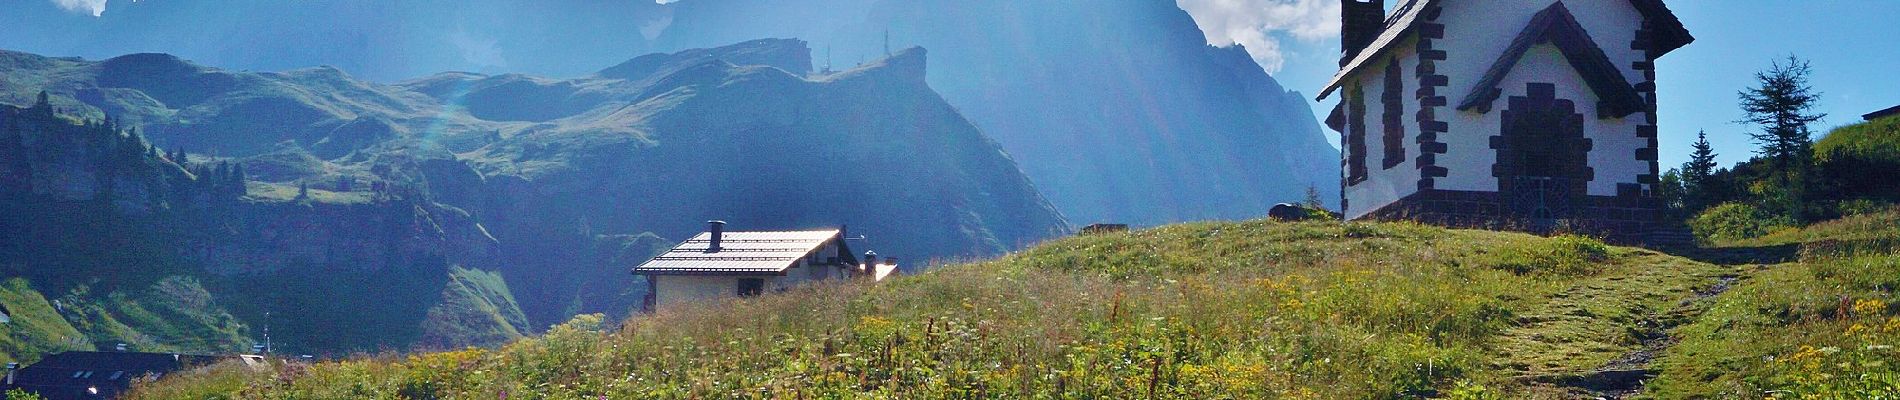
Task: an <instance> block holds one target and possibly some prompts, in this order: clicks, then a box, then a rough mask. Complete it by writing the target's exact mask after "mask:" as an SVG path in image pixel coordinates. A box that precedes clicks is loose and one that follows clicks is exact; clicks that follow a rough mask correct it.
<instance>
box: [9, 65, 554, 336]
mask: <svg viewBox="0 0 1900 400" xmlns="http://www.w3.org/2000/svg"><path fill="white" fill-rule="evenodd" d="M49 103H50V102H40V103H36V105H34V106H33V107H31V108H26V109H20V108H15V107H11V106H5V105H0V176H4V177H6V178H5V179H0V273H4V276H6V277H8V278H13V279H17V280H18V281H17V282H13V283H10V284H12V285H15V286H17V288H15V289H13V290H14V291H15V292H17V293H16V294H18V295H20V296H21V297H20V298H17V299H12V300H10V301H12V302H13V303H14V304H12V305H9V306H8V307H20V306H25V307H32V306H33V305H34V300H33V299H32V298H31V296H28V295H27V294H28V292H34V293H31V294H32V295H35V296H37V295H38V294H37V293H38V292H44V293H48V294H49V296H42V297H51V298H52V299H53V303H51V304H52V305H53V307H54V308H55V309H57V310H58V312H57V313H56V314H54V315H45V314H43V313H41V314H36V315H34V316H32V318H37V319H56V321H40V322H39V323H40V324H42V325H46V326H55V327H57V326H61V325H65V326H72V327H75V329H76V330H77V332H78V333H79V334H78V335H73V334H58V333H57V332H59V331H60V330H58V329H50V330H49V329H41V330H37V331H36V332H39V333H23V335H40V336H44V335H57V336H59V337H15V338H12V339H11V341H10V342H8V344H9V345H6V346H0V349H3V350H5V351H6V352H7V354H5V356H6V357H8V358H16V359H31V358H33V357H37V355H38V353H39V352H43V351H53V350H57V348H59V347H61V346H63V347H64V348H77V349H90V348H96V347H100V346H103V347H108V348H109V347H110V346H113V345H114V344H115V343H126V344H128V345H131V346H133V347H135V348H138V349H141V350H151V351H188V352H201V353H225V352H235V351H243V350H245V347H246V346H248V344H249V343H250V342H251V341H252V338H253V336H252V335H256V334H258V333H259V332H256V331H251V330H249V329H248V328H247V325H249V326H256V325H271V324H273V323H275V325H276V328H277V329H276V330H275V332H274V333H275V334H276V337H275V339H276V340H277V342H278V343H279V344H282V346H280V349H283V350H293V351H306V352H317V353H325V352H345V351H351V350H373V349H378V348H401V347H406V346H409V345H410V344H412V343H416V341H417V338H418V337H419V336H420V335H422V333H421V332H420V331H422V330H424V328H425V324H424V323H423V322H424V321H425V319H424V318H423V315H424V312H425V311H430V310H442V309H446V310H448V311H451V312H461V313H463V314H468V313H471V312H472V313H476V314H502V315H505V314H509V313H512V315H516V316H517V317H516V318H512V319H502V320H501V321H504V322H506V323H505V324H503V325H505V326H502V327H492V326H487V325H474V326H461V325H456V324H457V323H460V322H469V323H485V322H484V321H482V320H479V319H449V320H446V321H443V322H439V323H434V324H428V325H427V327H431V328H433V329H435V330H445V329H446V330H449V331H503V332H507V331H514V330H516V329H526V324H525V322H524V321H523V320H522V319H521V318H519V315H520V311H519V309H518V308H515V305H514V304H513V303H512V302H486V303H479V304H485V305H486V307H480V308H475V309H472V310H470V309H463V308H462V307H463V306H464V305H472V304H476V303H468V302H465V301H460V300H457V299H459V298H462V297H465V296H456V295H457V294H460V293H464V292H467V291H466V290H461V291H457V290H451V289H455V288H457V287H460V286H456V285H455V284H461V283H457V282H455V281H451V280H449V279H447V278H448V277H449V275H450V273H451V272H453V271H468V270H465V269H461V268H460V267H452V265H464V266H468V267H470V268H476V267H493V265H494V262H493V260H494V258H495V254H496V250H497V246H496V242H495V240H494V239H493V238H492V237H489V236H488V235H487V233H486V232H485V231H484V230H483V229H482V228H481V227H480V226H479V225H478V224H476V223H475V222H474V221H473V219H472V218H471V217H470V216H469V215H467V213H465V212H462V211H460V210H457V209H454V208H452V207H447V206H442V205H440V204H435V203H429V202H420V201H416V200H414V199H407V198H401V197H395V196H389V197H385V198H382V199H378V200H375V201H368V202H360V203H333V202H317V201H313V200H312V199H310V198H309V197H307V196H300V197H301V198H299V199H295V200H292V201H282V200H271V199H268V198H267V197H268V194H269V193H270V191H269V190H270V189H271V185H269V184H263V183H259V182H255V181H249V182H247V179H245V178H244V173H243V172H242V170H241V166H238V165H239V164H233V163H230V162H228V161H218V162H207V161H203V160H200V162H192V161H189V160H187V159H188V158H191V157H187V156H181V155H179V154H177V153H165V152H161V151H159V149H157V148H153V147H150V146H149V145H148V144H146V142H145V141H144V140H143V138H142V137H140V136H138V135H136V134H133V133H132V132H130V131H129V130H124V129H121V128H119V127H118V126H116V125H115V124H112V123H108V122H104V121H97V120H95V121H85V122H82V121H78V120H75V119H72V118H71V117H68V116H64V115H60V114H57V113H56V112H55V110H54V109H53V108H54V107H53V106H51V105H50V104H49ZM247 183H248V186H252V187H255V188H257V189H259V190H260V193H258V194H257V195H256V196H252V195H249V194H247V187H246V186H247ZM154 282H156V283H154ZM452 283H453V284H452ZM461 285H462V286H467V285H466V284H461ZM316 289H321V290H316ZM502 290H505V286H504V287H503V289H502ZM227 308H228V310H229V311H227ZM267 315H268V316H269V317H268V318H267V317H266V316H267ZM240 321H242V322H240ZM49 324H50V325H49ZM444 327H451V328H456V329H447V328H444ZM503 328H505V329H503ZM47 332H53V333H47ZM504 336H505V335H504ZM471 340H475V341H492V340H497V337H496V336H492V335H490V336H480V337H475V338H472V339H471ZM34 343H41V344H44V343H53V344H59V345H58V346H53V347H49V346H47V345H35V344H34ZM455 343H474V342H455Z"/></svg>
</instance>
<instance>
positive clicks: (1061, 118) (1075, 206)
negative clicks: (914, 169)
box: [655, 0, 1338, 224]
mask: <svg viewBox="0 0 1900 400" xmlns="http://www.w3.org/2000/svg"><path fill="white" fill-rule="evenodd" d="M672 6H673V7H674V8H675V10H674V13H673V14H672V17H673V20H672V21H673V23H672V25H671V26H670V27H669V28H668V29H667V30H666V31H665V32H664V33H663V34H662V35H661V36H660V37H659V38H658V39H656V44H655V46H656V47H662V48H664V47H694V46H701V45H705V44H707V43H719V42H726V41H731V40H737V39H743V38H747V37H755V36H760V35H774V36H786V37H798V38H802V39H806V40H809V41H812V42H813V43H814V47H822V48H826V49H835V50H836V51H835V53H836V54H835V55H834V56H833V57H832V60H835V61H837V62H839V63H852V62H856V61H857V60H862V59H864V58H863V57H867V56H869V57H877V56H879V55H881V54H882V52H883V51H885V50H884V49H887V48H889V46H890V45H891V44H894V45H896V46H910V45H921V46H923V47H926V48H929V49H931V50H932V54H933V55H934V56H935V57H934V59H935V60H936V63H934V65H933V66H932V68H931V71H930V75H929V82H930V84H931V86H932V87H935V88H936V89H937V90H939V91H940V92H941V93H943V95H944V97H945V98H946V99H948V100H949V102H950V103H951V104H953V105H956V106H957V108H958V109H960V110H962V112H963V113H964V115H966V116H968V117H969V119H970V120H972V121H974V122H975V124H976V125H977V126H979V127H981V128H982V129H983V130H984V132H985V133H987V134H988V135H990V136H991V137H993V138H995V139H996V141H997V142H999V143H1001V144H1002V146H1003V148H1004V149H1006V150H1008V151H1009V152H1010V154H1011V155H1013V156H1014V157H1015V159H1016V160H1017V161H1018V162H1019V163H1020V164H1021V165H1022V168H1023V170H1024V171H1025V172H1026V173H1028V175H1029V177H1030V178H1031V179H1032V180H1034V181H1035V182H1036V183H1037V185H1038V187H1040V188H1041V189H1042V191H1043V192H1044V193H1045V194H1046V195H1047V196H1048V197H1049V199H1050V200H1051V202H1053V203H1055V204H1056V206H1057V208H1058V209H1060V210H1062V211H1063V212H1064V214H1065V215H1068V216H1069V217H1070V218H1071V219H1073V220H1075V221H1077V222H1078V223H1088V222H1129V223H1137V224H1155V223H1164V222H1170V221H1184V220H1197V219H1210V218H1220V219H1233V218H1245V217H1255V216H1260V215H1264V214H1265V212H1266V210H1267V208H1268V207H1269V206H1271V205H1272V204H1274V203H1277V202H1291V201H1297V200H1299V199H1301V198H1302V197H1303V195H1304V192H1305V189H1306V188H1307V187H1309V186H1311V187H1315V188H1317V189H1319V190H1320V191H1321V192H1322V193H1333V192H1336V191H1337V189H1336V188H1337V186H1338V182H1337V178H1336V176H1337V175H1338V174H1337V170H1338V168H1337V159H1338V158H1337V156H1338V152H1337V150H1335V149H1333V148H1332V147H1331V146H1330V145H1328V144H1327V143H1326V141H1325V136H1324V133H1323V132H1322V131H1321V129H1320V127H1319V124H1318V123H1317V120H1318V119H1317V118H1315V117H1314V116H1313V115H1312V113H1311V111H1310V108H1309V107H1308V106H1306V103H1305V101H1304V99H1303V97H1304V96H1303V95H1301V94H1299V93H1297V92H1293V91H1289V90H1287V89H1285V88H1283V87H1281V86H1280V85H1279V84H1278V83H1277V82H1275V81H1274V80H1273V78H1272V77H1270V76H1268V75H1267V74H1266V72H1265V71H1263V70H1261V69H1260V68H1259V67H1258V66H1257V65H1256V64H1254V63H1253V62H1252V61H1251V60H1250V59H1249V58H1248V57H1247V56H1246V53H1245V51H1244V49H1241V48H1238V47H1234V48H1227V49H1218V48H1212V47H1209V46H1207V44H1206V43H1207V40H1206V37H1205V36H1204V35H1203V34H1202V33H1201V31H1200V30H1199V29H1198V28H1196V25H1195V23H1194V21H1193V20H1192V18H1190V17H1189V16H1188V14H1187V13H1186V12H1184V11H1182V10H1180V9H1179V8H1178V7H1176V6H1175V4H1174V2H1172V1H1094V0H1051V1H1014V0H974V1H972V0H922V1H919V0H859V1H850V2H835V1H830V0H706V1H682V2H678V3H675V4H672ZM813 14H816V15H813ZM782 15H800V16H802V17H801V18H780V17H779V16H782ZM1326 198H1332V196H1326Z"/></svg>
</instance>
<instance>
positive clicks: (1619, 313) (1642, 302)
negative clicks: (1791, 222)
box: [1495, 253, 1745, 399]
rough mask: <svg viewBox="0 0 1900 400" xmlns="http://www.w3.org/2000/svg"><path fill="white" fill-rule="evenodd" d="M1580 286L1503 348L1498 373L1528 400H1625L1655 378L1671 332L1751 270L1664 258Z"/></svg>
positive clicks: (1516, 331) (1531, 315)
mask: <svg viewBox="0 0 1900 400" xmlns="http://www.w3.org/2000/svg"><path fill="white" fill-rule="evenodd" d="M1626 265H1628V266H1627V267H1621V268H1619V269H1616V270H1613V271H1611V272H1609V273H1606V274H1605V275H1603V276H1600V277H1597V278H1593V279H1589V280H1585V281H1583V282H1579V283H1577V284H1576V285H1573V286H1571V287H1570V288H1567V289H1566V290H1564V291H1562V292H1559V293H1557V294H1554V295H1551V296H1550V298H1549V299H1548V300H1549V301H1548V302H1546V303H1544V304H1542V305H1541V306H1540V307H1536V308H1534V309H1532V310H1530V311H1528V312H1525V313H1524V314H1522V315H1520V316H1519V317H1518V324H1517V326H1515V327H1512V328H1510V329H1507V330H1506V331H1505V332H1504V333H1503V334H1502V335H1501V337H1500V338H1499V340H1498V341H1497V342H1495V343H1496V346H1495V348H1496V350H1497V351H1498V355H1499V359H1500V360H1504V361H1500V362H1499V365H1496V367H1498V368H1500V369H1502V370H1504V371H1506V373H1507V374H1510V376H1512V377H1514V378H1515V379H1514V380H1515V381H1516V384H1518V385H1521V387H1522V388H1523V389H1524V390H1525V391H1526V392H1527V393H1525V396H1523V397H1529V398H1582V399H1623V398H1628V397H1630V396H1633V395H1636V394H1640V393H1641V392H1642V389H1643V384H1644V382H1646V381H1647V380H1649V379H1650V378H1653V377H1655V372H1654V371H1653V370H1652V369H1651V367H1650V364H1651V363H1652V362H1653V361H1654V360H1655V359H1656V357H1657V356H1658V355H1660V354H1661V353H1662V352H1663V351H1664V350H1666V349H1668V347H1669V346H1670V345H1673V344H1674V343H1673V341H1672V340H1671V339H1670V337H1669V331H1670V330H1671V329H1673V328H1674V327H1676V326H1678V325H1681V324H1683V323H1687V322H1689V321H1690V320H1692V319H1694V318H1695V317H1697V316H1699V315H1701V313H1702V312H1703V311H1704V310H1705V309H1706V308H1707V307H1708V305H1709V303H1710V301H1708V300H1709V299H1711V298H1713V297H1715V296H1717V295H1720V294H1721V293H1722V292H1724V291H1727V290H1728V288H1729V287H1731V286H1732V285H1733V284H1734V282H1735V281H1736V280H1737V279H1738V278H1739V277H1740V276H1742V273H1743V271H1745V267H1741V266H1723V265H1716V264H1709V263H1702V262H1696V261H1690V260H1687V259H1682V258H1676V257H1671V256H1668V255H1663V254H1659V253H1649V254H1646V255H1642V256H1640V257H1638V258H1637V259H1635V260H1632V261H1631V262H1627V263H1626Z"/></svg>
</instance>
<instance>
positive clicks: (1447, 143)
mask: <svg viewBox="0 0 1900 400" xmlns="http://www.w3.org/2000/svg"><path fill="white" fill-rule="evenodd" d="M1344 1H1345V4H1344V5H1343V7H1342V13H1341V14H1342V15H1341V18H1342V30H1343V31H1345V32H1344V34H1342V37H1341V41H1342V43H1341V46H1342V48H1343V49H1345V51H1344V52H1343V54H1342V56H1341V59H1340V66H1341V67H1340V70H1339V72H1338V73H1337V74H1336V75H1334V77H1333V80H1332V81H1331V82H1329V83H1328V84H1327V86H1326V87H1324V88H1322V89H1321V93H1320V96H1319V98H1320V99H1321V100H1324V99H1326V98H1327V97H1329V96H1331V95H1332V93H1333V92H1335V91H1337V92H1339V93H1341V99H1340V100H1341V101H1340V104H1339V107H1337V108H1335V109H1334V110H1333V112H1332V113H1330V115H1328V116H1327V120H1326V122H1327V126H1329V127H1332V128H1333V129H1334V130H1337V131H1340V133H1341V134H1342V137H1341V139H1342V140H1341V143H1342V144H1343V145H1344V146H1343V147H1344V148H1343V149H1342V150H1343V151H1342V152H1341V153H1342V154H1341V155H1342V158H1341V172H1342V174H1341V175H1342V179H1341V186H1342V190H1341V207H1342V212H1343V213H1344V214H1345V216H1346V217H1347V218H1350V219H1381V220H1412V221H1418V222H1424V223H1434V224H1443V225H1451V226H1478V227H1515V228H1518V229H1528V230H1543V229H1550V228H1551V227H1557V226H1565V227H1570V228H1572V229H1576V230H1578V231H1588V232H1594V233H1601V234H1604V235H1606V236H1610V237H1630V235H1641V234H1642V233H1643V232H1646V230H1647V229H1650V228H1651V227H1653V225H1654V224H1655V223H1656V222H1657V219H1656V216H1657V215H1659V214H1658V210H1660V208H1661V206H1660V204H1661V203H1660V200H1659V199H1658V198H1657V197H1655V195H1654V185H1655V184H1656V183H1657V181H1658V176H1659V172H1658V165H1657V163H1656V158H1657V157H1656V155H1657V152H1658V147H1657V140H1656V139H1657V138H1656V126H1655V125H1656V115H1655V101H1656V96H1655V84H1654V81H1655V79H1656V78H1655V60H1656V59H1657V58H1658V57H1661V56H1662V55H1663V54H1665V53H1668V52H1670V51H1672V50H1675V49H1677V48H1680V47H1682V46H1683V45H1685V44H1687V43H1688V42H1689V41H1690V40H1693V38H1692V37H1690V36H1689V35H1688V32H1687V30H1685V29H1683V28H1682V27H1681V24H1680V22H1678V21H1677V20H1676V18H1675V16H1674V15H1672V14H1671V13H1670V12H1669V11H1668V8H1666V7H1664V6H1663V5H1662V1H1661V0H1623V1H1619V0H1395V1H1399V2H1400V3H1399V4H1397V5H1396V6H1395V7H1393V8H1390V9H1388V8H1386V7H1385V5H1386V3H1385V0H1344ZM1388 10H1389V11H1390V12H1391V13H1392V14H1391V15H1390V16H1387V15H1386V12H1387V11H1388ZM1448 97H1449V99H1448ZM1447 100H1449V101H1447Z"/></svg>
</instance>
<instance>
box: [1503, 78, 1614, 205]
mask: <svg viewBox="0 0 1900 400" xmlns="http://www.w3.org/2000/svg"><path fill="white" fill-rule="evenodd" d="M1528 89H1529V90H1528V93H1526V94H1527V96H1522V97H1519V96H1512V97H1511V98H1510V108H1508V109H1506V110H1504V111H1503V114H1502V119H1503V126H1502V127H1501V131H1500V136H1497V137H1494V138H1493V142H1492V147H1493V148H1495V149H1497V151H1498V165H1497V166H1496V167H1494V169H1493V175H1496V176H1497V178H1498V189H1499V192H1500V193H1499V194H1500V195H1501V196H1502V197H1503V199H1502V200H1503V202H1504V204H1503V206H1504V212H1505V213H1506V214H1509V216H1510V217H1514V218H1517V219H1520V220H1523V221H1527V222H1529V223H1530V224H1532V225H1533V226H1531V228H1544V229H1548V228H1552V227H1555V225H1556V224H1557V223H1558V221H1561V220H1566V219H1572V218H1576V217H1577V215H1576V213H1577V203H1579V202H1580V200H1579V198H1580V197H1581V195H1583V194H1585V190H1586V189H1585V188H1587V185H1588V183H1589V181H1590V175H1591V173H1590V172H1591V171H1590V168H1589V165H1588V163H1589V161H1588V157H1589V151H1590V140H1589V139H1588V138H1585V137H1584V134H1583V114H1581V113H1578V112H1577V109H1576V108H1577V107H1576V103H1575V102H1573V101H1571V100H1565V99H1559V98H1557V97H1556V90H1557V89H1556V85H1553V84H1548V83H1532V84H1529V88H1528Z"/></svg>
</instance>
